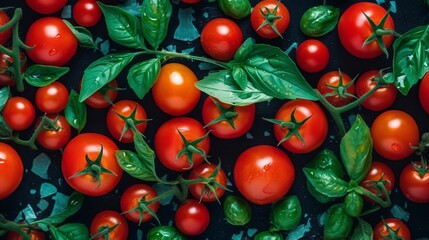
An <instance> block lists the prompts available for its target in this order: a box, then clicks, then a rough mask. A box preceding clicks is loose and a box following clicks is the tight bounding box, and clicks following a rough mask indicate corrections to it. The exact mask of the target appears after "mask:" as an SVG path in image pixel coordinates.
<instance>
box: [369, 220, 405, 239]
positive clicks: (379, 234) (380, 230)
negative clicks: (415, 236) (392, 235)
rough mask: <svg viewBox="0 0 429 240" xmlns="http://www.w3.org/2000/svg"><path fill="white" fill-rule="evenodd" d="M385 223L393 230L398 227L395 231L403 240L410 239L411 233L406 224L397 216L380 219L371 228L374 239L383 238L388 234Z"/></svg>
mask: <svg viewBox="0 0 429 240" xmlns="http://www.w3.org/2000/svg"><path fill="white" fill-rule="evenodd" d="M385 223H386V224H387V225H388V226H389V227H390V228H391V229H392V230H394V231H396V230H397V229H399V228H400V229H399V231H398V232H397V234H398V236H399V237H401V239H403V240H410V239H411V234H410V230H409V229H408V226H407V225H406V224H405V223H404V222H403V221H401V220H399V219H397V218H386V219H384V222H383V221H380V222H379V223H378V224H377V225H376V226H375V227H374V230H373V233H374V235H373V238H374V240H385V239H388V238H386V237H387V236H388V234H389V232H388V230H387V227H386V226H385Z"/></svg>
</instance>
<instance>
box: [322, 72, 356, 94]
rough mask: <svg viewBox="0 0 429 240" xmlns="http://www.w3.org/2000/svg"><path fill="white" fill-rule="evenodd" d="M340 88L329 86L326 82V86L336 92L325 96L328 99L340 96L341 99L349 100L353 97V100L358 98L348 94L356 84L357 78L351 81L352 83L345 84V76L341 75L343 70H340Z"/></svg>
mask: <svg viewBox="0 0 429 240" xmlns="http://www.w3.org/2000/svg"><path fill="white" fill-rule="evenodd" d="M338 78H339V79H338V86H334V85H331V84H328V83H326V82H324V84H325V86H326V87H327V88H329V89H332V90H334V91H333V92H331V93H326V94H324V95H323V96H324V97H325V98H326V97H335V96H339V97H340V98H347V97H352V98H356V96H354V95H353V94H350V93H348V92H347V89H348V88H349V87H350V86H351V85H353V83H354V82H355V78H354V79H353V80H351V81H350V82H348V83H347V84H344V81H343V74H342V73H341V70H340V69H338Z"/></svg>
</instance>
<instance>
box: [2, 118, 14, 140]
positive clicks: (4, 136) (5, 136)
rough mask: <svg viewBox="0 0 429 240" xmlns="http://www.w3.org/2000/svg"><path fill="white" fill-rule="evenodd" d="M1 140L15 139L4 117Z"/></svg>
mask: <svg viewBox="0 0 429 240" xmlns="http://www.w3.org/2000/svg"><path fill="white" fill-rule="evenodd" d="M0 139H4V140H7V139H13V134H12V129H11V128H10V127H9V126H8V125H7V124H6V122H5V121H4V118H3V116H2V115H0Z"/></svg>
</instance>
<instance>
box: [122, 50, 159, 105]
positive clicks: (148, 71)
mask: <svg viewBox="0 0 429 240" xmlns="http://www.w3.org/2000/svg"><path fill="white" fill-rule="evenodd" d="M160 70H161V61H160V60H159V58H153V59H149V60H146V61H144V62H140V63H137V64H135V65H134V66H132V67H131V68H130V70H129V71H128V76H127V79H128V85H129V86H130V88H131V89H132V90H133V91H134V92H135V94H136V95H137V97H138V98H139V99H143V97H144V96H145V95H146V93H148V92H149V90H150V89H151V88H152V86H153V84H154V83H155V81H156V79H157V78H158V76H159V72H160Z"/></svg>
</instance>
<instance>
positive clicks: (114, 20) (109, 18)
mask: <svg viewBox="0 0 429 240" xmlns="http://www.w3.org/2000/svg"><path fill="white" fill-rule="evenodd" d="M98 5H99V6H100V8H101V10H102V11H103V15H104V16H105V17H104V20H105V21H106V25H107V32H108V34H109V37H110V38H111V39H112V40H113V41H114V42H116V43H118V44H120V45H122V46H125V47H131V48H137V49H145V48H146V46H145V43H144V39H143V35H142V29H141V26H140V23H139V19H138V18H137V17H136V16H133V15H132V14H130V13H128V12H127V11H125V10H123V9H122V8H120V7H117V6H109V5H105V4H103V3H100V2H98Z"/></svg>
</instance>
